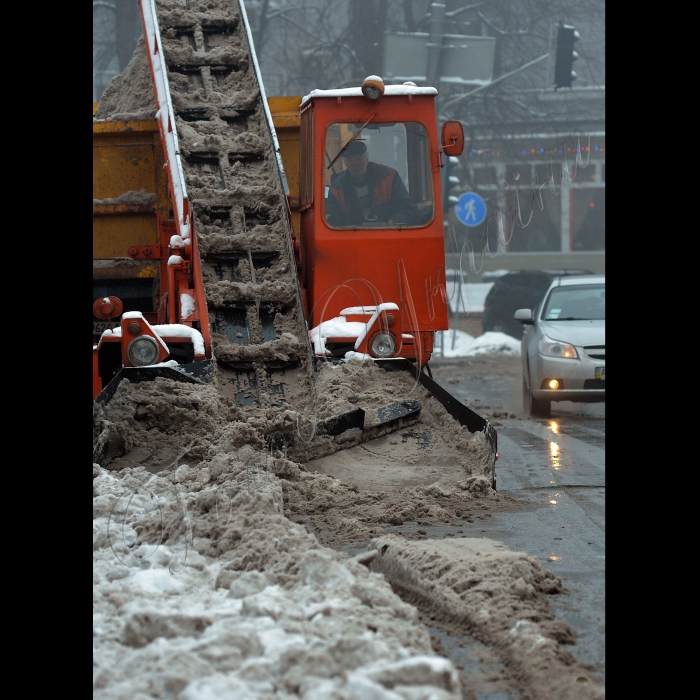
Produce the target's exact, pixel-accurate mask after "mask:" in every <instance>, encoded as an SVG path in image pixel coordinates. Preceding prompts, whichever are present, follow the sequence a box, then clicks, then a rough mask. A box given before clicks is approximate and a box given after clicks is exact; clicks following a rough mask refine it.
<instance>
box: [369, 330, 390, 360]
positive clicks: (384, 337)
mask: <svg viewBox="0 0 700 700" xmlns="http://www.w3.org/2000/svg"><path fill="white" fill-rule="evenodd" d="M395 348H396V342H395V341H394V336H392V335H391V334H390V333H377V335H375V336H374V338H372V354H373V355H375V356H376V357H390V356H391V355H393V354H394V349H395Z"/></svg>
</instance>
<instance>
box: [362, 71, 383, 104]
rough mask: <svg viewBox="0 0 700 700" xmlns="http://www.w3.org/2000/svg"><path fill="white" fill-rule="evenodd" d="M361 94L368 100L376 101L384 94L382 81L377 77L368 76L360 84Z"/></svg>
mask: <svg viewBox="0 0 700 700" xmlns="http://www.w3.org/2000/svg"><path fill="white" fill-rule="evenodd" d="M361 89H362V94H363V95H364V96H365V97H367V98H368V99H370V100H378V99H379V98H380V97H381V96H382V95H383V94H384V81H383V80H382V79H381V78H380V77H379V76H378V75H368V76H367V77H366V78H365V80H364V82H363V83H362V88H361Z"/></svg>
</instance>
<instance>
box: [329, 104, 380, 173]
mask: <svg viewBox="0 0 700 700" xmlns="http://www.w3.org/2000/svg"><path fill="white" fill-rule="evenodd" d="M376 116H377V113H376V112H375V113H374V114H372V115H371V116H370V118H369V119H368V120H367V121H366V122H365V123H364V124H363V125H362V126H361V127H360V128H359V129H358V130H357V131H356V132H355V133H354V134H353V136H352V138H351V139H350V140H349V141H348V142H347V143H346V144H345V145H344V146H343V147H342V148H341V149H340V150H339V151H338V154H337V155H336V157H335V158H333V160H332V161H331V162H330V164H329V166H328V168H327V170H330V169H331V168H332V167H333V163H335V161H336V160H338V158H340V156H342V155H343V153H345V149H346V148H347V147H348V146H349V145H350V144H351V143H352V142H353V141H354V140H355V139H356V138H357V137H358V136H359V135H360V134H361V133H362V129H364V128H365V127H366V126H367V124H369V123H370V122H371V121H372V119H374V117H376Z"/></svg>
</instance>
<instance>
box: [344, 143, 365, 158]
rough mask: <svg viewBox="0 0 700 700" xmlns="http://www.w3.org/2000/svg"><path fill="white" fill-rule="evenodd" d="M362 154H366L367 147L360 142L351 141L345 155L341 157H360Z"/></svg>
mask: <svg viewBox="0 0 700 700" xmlns="http://www.w3.org/2000/svg"><path fill="white" fill-rule="evenodd" d="M363 153H367V146H366V145H365V144H364V142H362V141H353V142H352V143H351V144H350V145H349V146H348V147H347V148H346V149H345V153H343V157H344V158H347V157H349V156H350V157H352V156H359V155H362V154H363Z"/></svg>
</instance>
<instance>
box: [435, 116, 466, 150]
mask: <svg viewBox="0 0 700 700" xmlns="http://www.w3.org/2000/svg"><path fill="white" fill-rule="evenodd" d="M440 141H441V143H442V150H443V152H444V153H445V155H448V156H459V155H461V154H462V151H463V150H464V129H463V128H462V122H445V123H444V124H443V125H442V133H441V135H440Z"/></svg>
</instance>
